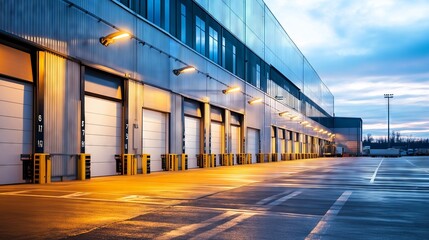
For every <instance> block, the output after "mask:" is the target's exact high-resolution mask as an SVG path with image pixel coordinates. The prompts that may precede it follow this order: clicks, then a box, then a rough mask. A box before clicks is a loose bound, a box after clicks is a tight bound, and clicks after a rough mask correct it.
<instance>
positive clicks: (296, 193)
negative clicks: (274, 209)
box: [256, 191, 301, 206]
mask: <svg viewBox="0 0 429 240" xmlns="http://www.w3.org/2000/svg"><path fill="white" fill-rule="evenodd" d="M285 193H287V192H282V193H279V194H276V195H273V196H270V197H267V198H264V199H262V200H261V201H259V202H257V203H256V205H265V204H266V203H267V202H269V201H272V200H274V199H276V198H278V197H279V196H281V195H284V194H285ZM298 194H301V191H295V192H292V193H290V194H288V195H286V196H284V197H282V198H280V199H277V200H276V201H274V202H271V203H269V204H267V205H268V206H277V205H280V204H281V203H282V202H284V201H287V200H289V199H291V198H293V197H295V196H297V195H298Z"/></svg>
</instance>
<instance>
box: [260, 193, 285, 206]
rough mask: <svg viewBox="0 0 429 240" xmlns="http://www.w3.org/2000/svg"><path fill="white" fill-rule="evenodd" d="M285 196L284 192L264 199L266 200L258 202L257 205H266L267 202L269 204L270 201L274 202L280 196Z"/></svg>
mask: <svg viewBox="0 0 429 240" xmlns="http://www.w3.org/2000/svg"><path fill="white" fill-rule="evenodd" d="M283 194H285V193H284V192H282V193H279V194H276V195H273V196H271V197H267V198H264V199H262V200H261V201H259V202H257V203H256V205H264V204H265V203H267V202H269V201H271V200H273V199H275V198H277V197H278V196H281V195H283Z"/></svg>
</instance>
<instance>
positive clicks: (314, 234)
mask: <svg viewBox="0 0 429 240" xmlns="http://www.w3.org/2000/svg"><path fill="white" fill-rule="evenodd" d="M350 195H352V191H345V192H343V194H342V195H341V196H340V197H339V198H338V199H337V201H335V203H334V204H333V205H332V206H331V208H330V209H329V210H328V211H327V212H326V213H325V215H324V216H323V217H322V219H320V221H319V223H317V225H316V227H314V229H313V230H312V231H311V232H310V234H308V236H307V237H306V238H305V240H313V239H321V237H322V236H321V235H322V234H324V233H325V232H326V230H327V229H328V228H329V221H330V220H332V218H333V217H335V216H337V215H338V213H339V212H340V210H341V208H342V207H343V206H344V204H345V203H346V202H347V200H348V199H349V197H350Z"/></svg>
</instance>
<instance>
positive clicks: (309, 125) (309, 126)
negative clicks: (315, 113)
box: [305, 124, 313, 128]
mask: <svg viewBox="0 0 429 240" xmlns="http://www.w3.org/2000/svg"><path fill="white" fill-rule="evenodd" d="M305 126H306V127H308V128H311V127H313V126H311V124H307V125H305Z"/></svg>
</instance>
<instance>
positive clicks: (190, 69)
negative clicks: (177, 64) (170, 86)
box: [173, 66, 195, 76]
mask: <svg viewBox="0 0 429 240" xmlns="http://www.w3.org/2000/svg"><path fill="white" fill-rule="evenodd" d="M193 71H195V67H193V66H186V67H182V68H178V69H174V70H173V73H174V75H176V76H179V75H180V74H181V73H185V72H193Z"/></svg>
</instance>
